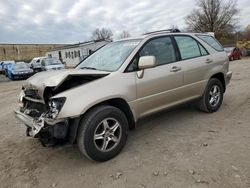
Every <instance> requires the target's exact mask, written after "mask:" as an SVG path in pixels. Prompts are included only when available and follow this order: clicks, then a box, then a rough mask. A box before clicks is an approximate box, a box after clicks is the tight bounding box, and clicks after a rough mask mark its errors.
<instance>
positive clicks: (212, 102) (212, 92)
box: [198, 78, 224, 113]
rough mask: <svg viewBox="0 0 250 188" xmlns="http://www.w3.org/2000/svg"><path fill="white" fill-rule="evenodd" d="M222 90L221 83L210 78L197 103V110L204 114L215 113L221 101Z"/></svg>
mask: <svg viewBox="0 0 250 188" xmlns="http://www.w3.org/2000/svg"><path fill="white" fill-rule="evenodd" d="M223 94H224V89H223V86H222V83H221V81H220V80H218V79H217V78H211V79H210V80H209V81H208V84H207V87H206V89H205V91H204V93H203V95H202V98H201V99H200V101H199V103H198V108H199V109H200V110H201V111H204V112H209V113H212V112H216V111H217V110H218V109H219V108H220V106H221V103H222V101H223Z"/></svg>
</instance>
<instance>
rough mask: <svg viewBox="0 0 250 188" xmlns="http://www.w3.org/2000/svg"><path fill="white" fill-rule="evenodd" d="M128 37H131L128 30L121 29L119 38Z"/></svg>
mask: <svg viewBox="0 0 250 188" xmlns="http://www.w3.org/2000/svg"><path fill="white" fill-rule="evenodd" d="M128 37H131V35H130V33H129V32H128V31H125V30H124V31H122V32H121V33H120V35H119V38H120V39H125V38H128Z"/></svg>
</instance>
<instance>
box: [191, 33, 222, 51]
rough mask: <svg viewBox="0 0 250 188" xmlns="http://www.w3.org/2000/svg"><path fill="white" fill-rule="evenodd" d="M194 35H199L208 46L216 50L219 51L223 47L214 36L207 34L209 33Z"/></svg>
mask: <svg viewBox="0 0 250 188" xmlns="http://www.w3.org/2000/svg"><path fill="white" fill-rule="evenodd" d="M196 36H197V37H199V38H200V39H201V40H203V41H204V42H206V43H207V44H208V45H209V46H211V47H212V48H214V49H215V50H217V51H219V52H222V51H223V47H222V46H221V45H220V43H219V42H218V41H217V40H216V39H215V38H214V37H212V36H209V35H196Z"/></svg>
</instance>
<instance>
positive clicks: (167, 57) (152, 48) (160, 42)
mask: <svg viewBox="0 0 250 188" xmlns="http://www.w3.org/2000/svg"><path fill="white" fill-rule="evenodd" d="M142 56H155V59H156V65H164V64H168V63H172V62H175V61H176V54H175V50H174V45H173V43H172V40H171V38H170V37H160V38H156V39H153V40H151V41H149V42H148V43H146V45H145V46H144V47H143V48H142V49H141V50H140V51H139V52H138V53H137V54H136V56H135V57H134V58H133V60H132V62H131V64H130V65H129V67H128V68H127V71H129V72H131V71H136V70H138V61H139V58H140V57H142Z"/></svg>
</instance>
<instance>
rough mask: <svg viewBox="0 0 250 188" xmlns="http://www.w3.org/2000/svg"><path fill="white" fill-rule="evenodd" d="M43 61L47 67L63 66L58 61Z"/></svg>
mask: <svg viewBox="0 0 250 188" xmlns="http://www.w3.org/2000/svg"><path fill="white" fill-rule="evenodd" d="M43 61H44V63H45V65H46V66H49V65H58V64H61V62H60V61H59V60H58V59H45V60H43Z"/></svg>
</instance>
